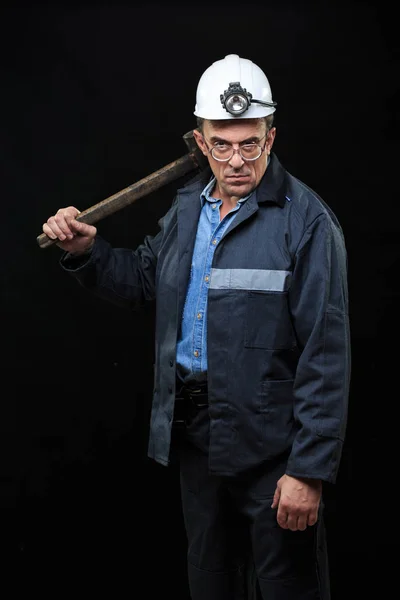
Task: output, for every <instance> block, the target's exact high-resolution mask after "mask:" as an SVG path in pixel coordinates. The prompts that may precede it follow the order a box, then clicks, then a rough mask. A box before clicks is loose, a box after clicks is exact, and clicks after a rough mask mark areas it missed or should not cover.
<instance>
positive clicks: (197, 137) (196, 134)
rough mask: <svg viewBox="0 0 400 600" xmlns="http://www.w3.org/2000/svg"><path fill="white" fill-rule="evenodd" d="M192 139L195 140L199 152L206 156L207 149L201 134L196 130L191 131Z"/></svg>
mask: <svg viewBox="0 0 400 600" xmlns="http://www.w3.org/2000/svg"><path fill="white" fill-rule="evenodd" d="M193 137H194V139H195V140H196V144H197V145H198V147H199V148H200V150H201V151H202V153H203V154H204V156H207V155H208V148H207V146H206V143H205V141H204V138H203V136H202V134H201V133H200V131H199V130H198V129H193Z"/></svg>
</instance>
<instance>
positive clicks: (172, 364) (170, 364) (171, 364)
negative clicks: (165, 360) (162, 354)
mask: <svg viewBox="0 0 400 600" xmlns="http://www.w3.org/2000/svg"><path fill="white" fill-rule="evenodd" d="M169 366H170V367H173V366H174V361H173V360H172V358H171V360H170V361H169Z"/></svg>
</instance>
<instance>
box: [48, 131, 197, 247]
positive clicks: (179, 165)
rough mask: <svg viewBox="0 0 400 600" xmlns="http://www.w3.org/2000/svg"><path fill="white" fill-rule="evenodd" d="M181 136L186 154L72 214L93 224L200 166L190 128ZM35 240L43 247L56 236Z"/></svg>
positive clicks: (54, 241) (51, 242) (84, 221)
mask: <svg viewBox="0 0 400 600" xmlns="http://www.w3.org/2000/svg"><path fill="white" fill-rule="evenodd" d="M183 139H184V141H185V143H186V145H187V146H188V148H189V150H190V152H189V153H188V154H185V155H184V156H182V157H181V158H178V159H177V160H174V161H173V162H171V163H169V164H168V165H166V166H164V167H162V168H161V169H159V170H158V171H155V172H154V173H152V174H151V175H148V176H147V177H144V178H143V179H140V180H139V181H137V182H136V183H133V184H132V185H130V186H128V187H127V188H124V189H123V190H120V191H119V192H117V193H116V194H113V195H112V196H109V197H108V198H106V199H105V200H102V201H101V202H99V203H98V204H95V205H94V206H91V207H90V208H87V209H86V210H84V211H82V212H81V213H80V214H79V215H78V216H77V217H76V220H77V221H82V222H83V223H87V224H88V225H93V224H94V223H97V221H100V220H101V219H104V217H107V216H109V215H111V214H113V213H115V212H117V211H119V210H121V209H122V208H125V207H126V206H128V205H129V204H132V202H134V201H135V200H137V199H138V198H142V197H143V196H146V195H147V194H150V193H151V192H154V191H155V190H157V189H158V188H160V187H162V186H163V185H166V184H167V183H170V182H171V181H174V180H175V179H178V178H179V177H182V176H183V175H186V173H188V172H189V171H192V170H193V169H195V168H202V167H203V166H204V157H203V155H202V154H201V153H200V151H199V150H198V148H197V145H196V143H195V141H194V139H193V132H191V131H189V132H188V133H186V134H185V135H184V136H183ZM36 240H37V243H38V244H39V246H40V247H41V248H47V247H49V246H52V245H53V244H55V243H57V242H58V239H56V240H52V239H51V238H49V237H48V236H47V235H46V234H45V233H41V234H40V235H38V236H37V238H36Z"/></svg>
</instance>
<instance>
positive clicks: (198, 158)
mask: <svg viewBox="0 0 400 600" xmlns="http://www.w3.org/2000/svg"><path fill="white" fill-rule="evenodd" d="M183 140H184V142H185V144H186V146H187V147H188V150H189V153H190V155H191V157H192V160H193V161H194V162H195V164H196V165H197V166H198V168H199V169H200V170H203V169H204V168H205V167H207V166H208V160H207V158H206V157H205V156H204V154H203V153H202V151H201V150H200V148H199V147H198V145H197V143H196V140H195V139H194V135H193V130H192V131H188V132H187V133H185V135H184V136H183Z"/></svg>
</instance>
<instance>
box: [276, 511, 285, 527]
mask: <svg viewBox="0 0 400 600" xmlns="http://www.w3.org/2000/svg"><path fill="white" fill-rule="evenodd" d="M276 520H277V521H278V525H279V526H280V527H282V529H288V513H287V512H286V511H284V510H282V509H281V508H278V512H277V515H276Z"/></svg>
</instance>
